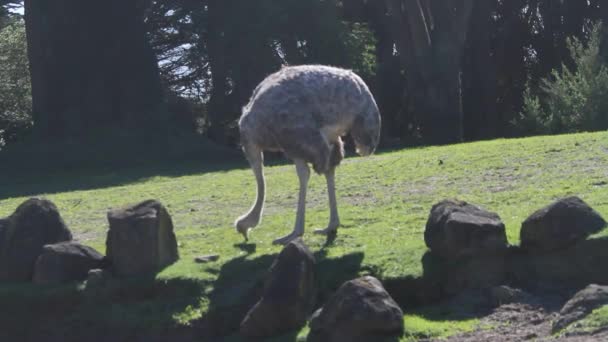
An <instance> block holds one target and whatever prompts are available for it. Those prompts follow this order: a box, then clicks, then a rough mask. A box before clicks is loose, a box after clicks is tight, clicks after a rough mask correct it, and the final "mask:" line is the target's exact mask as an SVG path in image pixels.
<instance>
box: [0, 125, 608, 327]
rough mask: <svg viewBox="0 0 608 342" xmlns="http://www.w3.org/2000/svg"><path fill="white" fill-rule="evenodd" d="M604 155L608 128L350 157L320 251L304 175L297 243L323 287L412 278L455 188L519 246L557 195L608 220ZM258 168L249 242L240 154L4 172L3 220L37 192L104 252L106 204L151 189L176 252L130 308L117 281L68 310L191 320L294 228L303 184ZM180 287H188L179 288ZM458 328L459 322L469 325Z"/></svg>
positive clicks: (316, 216)
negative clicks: (432, 224)
mask: <svg viewBox="0 0 608 342" xmlns="http://www.w3.org/2000/svg"><path fill="white" fill-rule="evenodd" d="M440 161H442V162H441V163H440ZM606 165H608V133H593V134H576V135H562V136H552V137H534V138H526V139H513V140H494V141H486V142H477V143H467V144H459V145H453V146H444V147H428V148H415V149H406V150H402V151H392V152H384V153H379V154H376V155H374V156H372V157H370V158H347V159H346V160H345V161H344V162H343V165H341V166H340V168H339V169H338V171H337V175H336V182H337V194H338V205H339V211H340V217H341V220H342V227H341V228H340V231H339V235H338V238H337V240H336V241H335V243H334V244H333V245H331V246H329V247H327V248H324V247H323V245H324V240H323V238H322V237H319V236H315V235H313V234H311V233H310V232H311V231H312V230H313V229H314V228H323V227H325V225H326V224H327V221H328V216H329V215H328V208H327V195H326V192H325V182H324V179H323V177H318V176H316V177H312V178H311V181H310V187H309V193H308V204H307V220H306V234H305V236H304V239H305V241H306V243H307V244H308V245H309V247H310V248H311V249H312V250H313V252H315V253H316V256H317V258H318V261H319V277H320V281H321V283H322V289H323V290H324V291H326V292H327V294H329V293H330V292H331V291H332V290H333V289H335V288H336V287H337V286H339V284H340V283H341V282H342V281H344V280H347V279H349V278H352V277H355V276H357V275H359V274H368V273H372V274H374V275H376V276H378V277H380V278H383V279H388V278H402V277H407V276H412V277H416V276H419V275H421V274H422V271H423V270H422V264H421V259H422V256H423V255H424V253H425V251H426V247H425V245H424V241H423V238H422V236H423V231H424V225H425V223H426V219H427V216H428V213H429V210H430V208H431V206H432V205H433V204H434V203H436V202H438V201H440V200H442V199H444V198H459V199H462V200H466V201H469V202H471V203H474V204H477V205H480V206H482V207H484V208H486V209H488V210H491V211H495V212H497V213H498V214H499V215H500V216H501V218H502V219H503V221H504V223H505V225H506V228H507V236H508V239H509V242H510V243H512V244H517V243H518V240H519V228H520V224H521V222H522V221H523V220H524V219H525V218H526V217H527V216H528V215H529V214H530V213H532V212H533V211H534V210H536V209H538V208H540V207H542V206H544V205H546V204H548V203H549V202H551V201H553V200H554V199H556V198H559V197H563V196H568V195H577V196H580V197H581V198H582V199H583V200H585V201H586V202H587V203H589V204H590V205H591V206H593V207H594V208H595V209H596V210H598V211H599V212H600V213H601V214H602V215H603V216H604V217H608V169H607V168H606ZM265 171H266V177H267V199H266V206H265V212H264V217H263V220H262V223H261V225H260V226H259V227H258V228H257V229H256V230H254V231H253V232H252V233H251V236H250V237H251V239H250V243H248V244H243V243H242V242H243V241H242V238H241V237H240V235H238V234H236V233H235V231H234V228H233V227H232V224H233V221H234V219H235V218H236V217H238V216H239V215H241V214H242V213H244V212H245V211H246V210H247V209H248V208H249V206H250V205H251V203H252V201H253V198H254V196H255V180H254V178H253V175H252V173H251V171H250V170H249V169H248V168H247V167H246V165H245V164H244V163H241V164H238V163H237V164H230V165H220V164H213V165H211V164H205V163H204V162H188V163H177V162H170V163H166V164H164V165H159V166H146V167H145V168H144V167H142V168H132V169H128V170H121V169H114V170H112V171H97V172H94V171H88V172H86V173H82V172H80V173H79V172H72V171H66V172H64V173H53V174H51V175H40V174H39V175H37V176H32V175H27V176H14V177H11V178H10V179H1V180H0V217H1V216H6V215H9V214H10V213H11V212H12V211H13V210H14V209H15V208H16V207H17V206H18V205H19V204H20V203H21V202H22V201H24V200H25V199H26V198H28V197H29V196H33V195H36V196H45V197H47V198H49V199H50V200H52V201H53V202H54V203H55V204H56V205H57V207H58V208H59V210H60V212H61V215H62V216H63V218H64V219H65V221H66V222H67V224H68V226H69V227H70V229H71V230H72V231H73V233H74V235H75V237H76V239H77V240H80V241H82V242H85V243H87V244H90V245H91V246H93V247H95V248H97V249H98V250H100V251H101V252H103V251H105V246H104V241H105V233H106V229H107V221H106V212H107V210H108V209H110V208H114V207H118V206H122V205H125V204H129V203H135V202H139V201H142V200H145V199H148V198H156V199H158V200H160V201H161V202H162V203H163V204H165V205H166V206H167V208H168V210H169V212H170V213H171V215H172V217H173V222H174V225H175V228H176V234H177V237H178V242H179V246H180V256H181V259H180V261H179V262H177V263H176V264H174V265H172V266H170V267H168V268H166V269H165V270H163V271H162V272H161V273H159V274H158V275H157V277H156V279H155V280H153V281H150V282H148V283H144V284H139V285H137V286H135V288H139V289H140V290H141V289H143V290H142V292H143V293H147V296H135V297H136V299H133V300H132V301H131V302H130V303H129V305H126V304H124V303H123V302H121V300H123V299H125V298H127V297H128V295H129V294H130V292H129V291H128V290H125V289H124V288H121V287H120V286H118V287H117V288H116V289H110V290H108V293H105V294H103V296H102V297H100V298H104V300H106V303H105V304H104V303H96V302H95V301H94V300H93V301H92V302H91V300H90V299H89V300H85V299H82V297H85V296H84V295H81V290H79V289H77V288H75V289H71V290H69V291H68V290H66V291H68V293H71V294H72V295H71V296H70V298H72V299H73V300H74V301H75V304H74V306H73V307H72V308H69V310H68V311H69V313H70V314H72V315H74V316H78V318H73V319H74V320H76V321H78V320H81V321H82V320H85V321H87V320H88V321H94V320H95V319H98V318H99V317H109V316H111V317H119V319H117V322H115V325H116V326H117V327H125V326H128V327H134V328H133V329H136V328H141V327H159V326H164V325H181V326H188V324H191V323H192V322H196V321H197V320H198V319H199V318H200V317H205V316H206V312H208V310H213V309H216V308H222V307H224V306H230V305H231V304H234V302H235V301H238V298H240V297H239V296H240V295H242V294H243V293H246V292H247V291H248V290H249V289H250V288H252V287H253V286H254V285H255V284H256V282H257V281H258V280H259V279H261V277H263V274H264V271H265V270H266V269H267V268H268V266H269V265H270V263H271V262H272V258H273V256H274V255H276V253H278V252H279V251H280V248H279V247H277V246H273V245H272V244H271V242H272V240H273V239H275V238H277V237H279V236H282V235H284V234H287V233H289V232H290V231H291V229H292V227H293V223H294V219H295V206H296V201H297V187H298V185H297V184H298V182H297V177H296V174H295V170H294V166H293V165H290V164H285V165H277V166H272V167H267V168H266V170H265ZM601 234H603V233H601ZM212 253H213V254H219V255H220V256H221V257H220V260H219V261H217V262H213V263H210V264H204V265H201V264H196V263H195V262H194V261H193V258H194V257H195V256H198V255H203V254H212ZM159 284H161V285H159ZM162 284H166V285H164V286H163V285H162ZM182 288H184V289H186V290H185V291H183V292H180V291H179V290H180V289H182ZM28 291H29V292H28ZM112 291H114V292H112ZM26 292H27V293H28V294H23V293H22V291H21V290H19V289H15V288H10V287H9V288H8V289H7V288H4V287H0V302H3V299H4V298H7V297H11V296H12V298H20V299H23V298H30V297H32V298H33V297H35V298H37V299H38V300H40V298H47V296H44V295H41V294H40V293H43V292H44V290H38V289H29V288H28V290H27V291H26ZM115 292H119V293H120V294H121V295H116V293H115ZM123 292H124V293H123ZM132 292H138V291H132ZM174 296H175V297H174ZM74 298H75V299H74ZM107 300H109V302H107ZM3 307H4V306H3ZM163 308H167V309H163ZM404 309H405V311H406V312H407V311H408V308H404ZM66 310H67V309H66ZM70 310H71V311H70ZM109 310H110V311H109ZM159 311H160V313H159ZM43 312H44V313H48V310H46V311H45V310H43ZM64 314H65V312H64ZM66 315H67V314H66ZM15 317H19V314H17V315H16V316H15ZM66 317H69V315H67V316H66ZM408 317H409V318H408ZM41 319H42V317H41ZM66 319H72V318H66ZM408 319H409V320H410V321H413V322H415V323H414V325H415V326H420V327H421V328H420V329H421V330H424V329H427V328H428V330H429V331H431V330H432V331H439V332H438V333H434V332H433V333H432V334H434V335H433V336H445V335H447V334H449V333H450V332H454V331H459V329H460V328H452V325H453V324H452V323H446V321H439V322H432V321H424V318H416V316H406V322H407V320H408ZM420 319H422V320H420ZM11 321H13V320H11ZM15 321H16V320H15ZM416 322H417V323H416ZM79 323H82V322H79ZM459 324H463V326H462V327H461V328H463V329H465V326H466V327H469V326H470V325H468V324H474V322H473V321H468V320H467V321H463V322H459ZM2 325H4V324H2ZM425 325H426V327H425ZM444 330H445V331H447V332H445V333H443V332H441V331H444Z"/></svg>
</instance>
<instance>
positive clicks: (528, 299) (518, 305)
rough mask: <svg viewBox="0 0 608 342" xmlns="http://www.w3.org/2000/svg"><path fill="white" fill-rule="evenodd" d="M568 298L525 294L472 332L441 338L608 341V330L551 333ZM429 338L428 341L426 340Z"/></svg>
mask: <svg viewBox="0 0 608 342" xmlns="http://www.w3.org/2000/svg"><path fill="white" fill-rule="evenodd" d="M566 299H567V296H565V295H559V294H555V295H526V296H525V297H524V298H521V300H520V301H518V302H515V303H509V304H504V305H501V306H499V307H497V308H496V309H494V310H492V312H491V313H490V314H488V315H487V316H485V317H483V318H481V319H480V324H479V326H478V328H477V329H476V330H474V331H471V332H467V333H462V334H458V335H454V336H451V337H449V338H447V339H444V340H442V341H449V342H477V341H530V340H532V341H568V342H578V341H581V342H582V341H608V329H601V330H599V331H596V332H593V333H589V334H579V335H564V336H553V335H552V334H551V327H552V324H553V321H554V320H555V319H557V317H558V313H559V310H560V309H561V307H562V306H563V304H564V303H565V301H566ZM429 341H430V340H429Z"/></svg>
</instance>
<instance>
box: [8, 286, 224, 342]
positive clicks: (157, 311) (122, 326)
mask: <svg viewBox="0 0 608 342" xmlns="http://www.w3.org/2000/svg"><path fill="white" fill-rule="evenodd" d="M210 286H212V282H211V281H202V280H198V279H187V278H171V279H157V278H155V277H154V276H149V277H140V278H134V279H121V280H113V281H112V282H111V283H109V284H107V285H106V286H103V287H99V288H95V289H83V287H82V286H81V285H80V284H71V285H62V286H39V285H33V284H12V285H3V286H1V287H0V302H2V303H3V304H2V305H3V310H2V313H1V314H0V340H2V341H82V340H91V341H132V340H141V341H144V340H145V341H161V340H163V338H166V340H170V339H171V340H176V341H179V340H188V338H186V336H187V335H192V331H187V330H186V329H182V328H181V327H179V326H178V324H176V320H179V317H180V315H183V314H184V313H187V312H188V308H196V307H198V306H199V305H200V303H201V301H200V299H201V295H202V294H203V293H205V292H207V291H208V289H209V287H210ZM178 336H179V337H178ZM170 337H171V338H170ZM174 337H175V339H174Z"/></svg>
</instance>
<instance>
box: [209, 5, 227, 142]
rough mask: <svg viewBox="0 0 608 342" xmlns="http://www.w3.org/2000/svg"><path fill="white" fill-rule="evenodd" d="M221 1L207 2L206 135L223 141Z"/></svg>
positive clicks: (224, 75)
mask: <svg viewBox="0 0 608 342" xmlns="http://www.w3.org/2000/svg"><path fill="white" fill-rule="evenodd" d="M225 15H226V12H225V8H224V4H223V0H209V1H207V34H208V37H207V48H208V51H209V67H210V69H211V95H210V97H209V104H208V113H209V121H210V123H211V125H210V126H209V132H208V135H209V137H210V138H211V139H213V140H216V141H220V140H221V139H223V136H224V133H223V128H222V127H223V123H222V118H223V117H224V116H225V114H226V112H227V110H228V109H227V102H228V101H227V93H228V80H227V77H228V66H227V65H226V51H225V50H226V49H225V32H224V28H223V22H224V20H225Z"/></svg>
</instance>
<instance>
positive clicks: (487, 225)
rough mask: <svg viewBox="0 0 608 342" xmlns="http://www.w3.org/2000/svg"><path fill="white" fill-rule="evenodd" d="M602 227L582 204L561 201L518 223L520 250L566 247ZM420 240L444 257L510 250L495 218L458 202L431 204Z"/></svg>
mask: <svg viewBox="0 0 608 342" xmlns="http://www.w3.org/2000/svg"><path fill="white" fill-rule="evenodd" d="M605 226H606V221H605V220H604V219H603V218H602V217H601V216H600V214H598V213H597V212H596V211H595V210H593V209H592V208H591V207H590V206H589V205H587V204H586V203H585V202H584V201H583V200H581V199H580V198H578V197H567V198H563V199H560V200H557V201H555V202H554V203H551V204H550V205H548V206H546V207H544V208H542V209H539V210H537V211H536V212H534V213H533V214H531V215H530V216H529V217H528V218H527V219H526V220H525V221H524V222H523V223H522V225H521V231H520V240H521V245H520V248H521V249H522V250H523V251H526V252H529V253H547V252H552V251H555V250H559V249H565V248H569V247H571V246H573V245H575V244H576V243H578V242H580V241H582V240H585V239H586V238H587V237H589V235H591V234H594V233H597V232H599V231H600V230H601V229H602V228H604V227H605ZM424 239H425V242H426V244H427V246H428V247H429V249H430V250H431V252H432V253H434V254H436V255H438V256H441V257H445V258H459V257H463V256H475V255H488V254H500V253H503V252H504V251H506V249H507V248H508V247H509V246H508V243H507V236H506V233H505V225H504V224H503V223H502V221H501V219H500V216H498V214H496V213H493V212H489V211H486V210H484V209H481V208H479V207H478V206H475V205H472V204H469V203H466V202H463V201H457V200H445V201H442V202H440V203H438V204H436V205H434V206H433V208H432V210H431V214H430V216H429V219H428V222H427V224H426V229H425V232H424Z"/></svg>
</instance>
